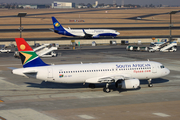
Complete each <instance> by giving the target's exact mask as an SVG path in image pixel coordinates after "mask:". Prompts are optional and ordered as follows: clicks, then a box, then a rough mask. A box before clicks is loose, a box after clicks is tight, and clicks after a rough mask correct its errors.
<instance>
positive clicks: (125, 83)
mask: <svg viewBox="0 0 180 120" xmlns="http://www.w3.org/2000/svg"><path fill="white" fill-rule="evenodd" d="M116 84H117V87H118V88H122V89H136V88H138V87H139V85H140V82H139V80H138V79H129V80H121V81H117V83H116Z"/></svg>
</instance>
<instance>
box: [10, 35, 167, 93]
mask: <svg viewBox="0 0 180 120" xmlns="http://www.w3.org/2000/svg"><path fill="white" fill-rule="evenodd" d="M16 44H17V47H18V50H19V53H20V56H21V62H22V64H23V68H17V69H14V70H12V73H13V74H16V75H20V76H25V77H30V78H35V79H40V80H45V81H49V82H57V83H90V84H89V85H90V86H89V87H95V84H98V83H106V86H105V87H104V89H103V90H104V91H105V92H107V93H108V92H110V89H109V87H108V86H109V84H111V83H115V86H116V87H117V88H122V89H136V88H139V86H140V81H139V80H140V79H142V80H144V79H148V82H149V87H152V84H151V80H152V79H154V78H159V77H162V76H166V75H168V74H169V73H170V71H169V70H168V69H167V68H165V67H164V66H163V65H162V64H161V63H158V62H153V61H138V62H137V61H135V62H111V63H90V64H64V65H49V64H46V63H44V62H43V61H42V60H41V58H40V57H39V56H38V55H37V54H36V53H35V52H34V51H33V49H32V48H31V47H30V46H29V45H28V43H27V42H26V41H25V40H24V39H23V38H16Z"/></svg>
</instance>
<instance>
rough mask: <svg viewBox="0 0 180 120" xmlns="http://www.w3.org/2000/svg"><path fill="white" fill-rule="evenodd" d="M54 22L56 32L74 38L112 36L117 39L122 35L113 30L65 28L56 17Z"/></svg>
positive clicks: (53, 18)
mask: <svg viewBox="0 0 180 120" xmlns="http://www.w3.org/2000/svg"><path fill="white" fill-rule="evenodd" d="M52 22H53V26H54V30H53V31H54V32H55V33H58V34H61V35H66V36H73V37H77V36H78V37H84V38H99V37H101V36H111V37H113V38H114V37H116V36H117V35H119V34H120V33H119V32H117V31H116V30H112V29H71V28H64V27H63V26H62V25H61V24H60V23H59V22H58V21H57V19H56V18H55V17H52Z"/></svg>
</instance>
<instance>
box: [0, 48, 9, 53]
mask: <svg viewBox="0 0 180 120" xmlns="http://www.w3.org/2000/svg"><path fill="white" fill-rule="evenodd" d="M9 52H11V50H10V49H5V48H2V49H0V53H9Z"/></svg>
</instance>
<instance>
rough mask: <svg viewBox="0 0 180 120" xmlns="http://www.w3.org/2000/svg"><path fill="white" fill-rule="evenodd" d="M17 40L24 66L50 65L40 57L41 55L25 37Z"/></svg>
mask: <svg viewBox="0 0 180 120" xmlns="http://www.w3.org/2000/svg"><path fill="white" fill-rule="evenodd" d="M15 40H16V44H17V47H18V51H19V54H20V57H21V62H22V65H23V67H24V68H26V67H39V66H47V65H48V64H46V63H44V62H43V61H42V60H41V59H40V58H39V56H38V55H37V54H36V53H35V52H34V51H33V49H32V48H31V47H30V46H29V44H28V43H27V42H26V41H25V40H24V38H15Z"/></svg>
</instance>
